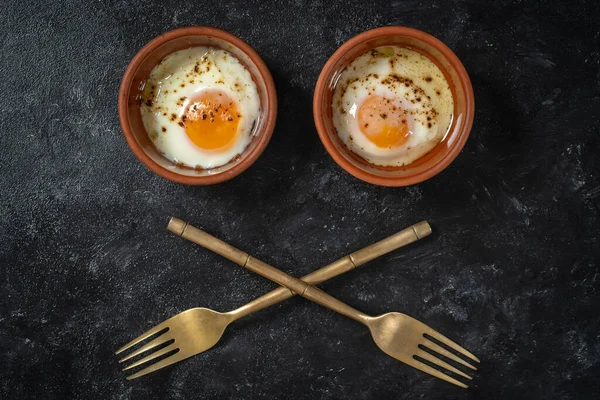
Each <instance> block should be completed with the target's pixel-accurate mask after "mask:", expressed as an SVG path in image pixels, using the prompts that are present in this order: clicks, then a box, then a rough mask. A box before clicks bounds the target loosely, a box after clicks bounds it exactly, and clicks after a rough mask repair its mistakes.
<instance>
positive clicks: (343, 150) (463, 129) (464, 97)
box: [313, 26, 475, 186]
mask: <svg viewBox="0 0 600 400" xmlns="http://www.w3.org/2000/svg"><path fill="white" fill-rule="evenodd" d="M390 45H397V46H403V47H408V48H410V49H413V50H416V51H419V52H420V53H422V54H424V55H425V56H427V57H429V58H430V59H431V60H432V61H433V62H435V63H436V64H437V66H438V67H439V68H440V69H441V71H442V72H443V73H444V75H445V77H446V79H447V80H448V83H449V84H450V88H451V89H452V94H453V97H454V116H453V121H452V124H451V126H450V129H449V131H448V133H447V134H446V136H445V137H444V139H443V140H442V141H441V142H440V143H439V144H438V145H437V146H436V147H435V148H434V149H433V150H432V151H430V152H429V153H427V154H426V155H424V156H423V157H421V158H419V159H418V160H416V161H414V162H412V163H410V164H408V165H406V166H404V167H394V168H392V167H378V166H375V165H373V164H369V163H368V162H366V161H365V160H363V159H361V158H360V157H358V156H356V155H354V154H352V153H351V152H350V150H348V148H347V147H346V146H345V145H344V144H343V143H342V142H341V140H340V139H339V137H338V135H337V133H336V130H335V128H334V126H333V121H332V107H331V100H332V97H333V92H334V89H335V84H336V82H337V80H338V79H339V77H340V75H341V73H342V71H343V70H344V68H345V67H346V66H347V65H348V64H349V63H350V62H352V60H354V59H355V58H356V57H358V56H360V55H361V54H364V53H365V52H367V51H369V50H371V49H372V48H374V47H378V46H390ZM313 113H314V119H315V124H316V127H317V131H318V133H319V137H320V138H321V141H322V142H323V145H324V146H325V148H326V149H327V151H328V152H329V154H330V155H331V157H332V158H333V159H334V160H335V162H336V163H337V164H338V165H340V166H341V167H342V168H343V169H345V170H346V171H347V172H349V173H350V174H352V175H354V176H355V177H357V178H359V179H362V180H363V181H366V182H370V183H373V184H376V185H382V186H407V185H412V184H415V183H419V182H422V181H424V180H426V179H429V178H431V177H432V176H434V175H436V174H438V173H439V172H440V171H442V170H443V169H444V168H446V167H447V166H448V165H449V164H450V163H451V162H452V161H453V160H454V159H455V158H456V156H457V155H458V153H460V151H461V150H462V148H463V146H464V145H465V142H466V141H467V138H468V137H469V133H470V132H471V126H472V125H473V116H474V113H475V102H474V97H473V88H472V86H471V81H470V79H469V76H468V75H467V71H466V70H465V68H464V66H463V65H462V63H461V62H460V60H459V59H458V57H457V56H456V55H455V54H454V53H453V52H452V50H450V49H449V48H448V47H447V46H446V45H445V44H444V43H442V42H441V41H439V40H438V39H436V38H434V37H433V36H431V35H429V34H427V33H425V32H422V31H419V30H416V29H411V28H406V27H400V26H388V27H383V28H377V29H373V30H370V31H367V32H363V33H361V34H359V35H358V36H355V37H353V38H352V39H350V40H348V41H347V42H346V43H344V44H343V45H342V46H341V47H340V48H339V49H338V50H337V51H336V52H335V53H334V54H333V55H332V56H331V58H329V60H328V61H327V63H326V64H325V66H324V67H323V70H322V71H321V74H320V76H319V79H318V81H317V85H316V87H315V94H314V98H313Z"/></svg>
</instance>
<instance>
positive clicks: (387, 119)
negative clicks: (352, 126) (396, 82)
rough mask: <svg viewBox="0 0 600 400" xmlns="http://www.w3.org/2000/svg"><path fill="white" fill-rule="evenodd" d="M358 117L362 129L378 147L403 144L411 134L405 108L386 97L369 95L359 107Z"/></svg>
mask: <svg viewBox="0 0 600 400" xmlns="http://www.w3.org/2000/svg"><path fill="white" fill-rule="evenodd" d="M357 119H358V127H359V129H360V131H361V132H362V133H363V134H364V135H365V136H366V138H367V139H369V141H371V142H372V143H373V144H374V145H376V146H377V147H381V148H391V147H397V146H402V145H403V144H404V143H406V141H407V140H408V138H409V136H410V131H409V130H408V122H407V119H406V115H405V114H404V110H403V109H402V108H400V107H398V106H397V105H395V104H394V102H393V101H392V100H390V99H386V98H385V97H381V96H369V97H367V99H366V100H365V101H363V102H362V104H361V105H360V106H359V107H358V110H357Z"/></svg>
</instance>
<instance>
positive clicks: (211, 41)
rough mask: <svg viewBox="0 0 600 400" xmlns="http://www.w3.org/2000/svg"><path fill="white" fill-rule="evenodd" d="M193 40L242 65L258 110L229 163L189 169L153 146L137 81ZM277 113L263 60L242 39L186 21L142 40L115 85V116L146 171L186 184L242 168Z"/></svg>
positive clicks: (255, 152) (249, 161) (259, 150)
mask: <svg viewBox="0 0 600 400" xmlns="http://www.w3.org/2000/svg"><path fill="white" fill-rule="evenodd" d="M195 46H212V47H219V48H222V49H224V50H227V51H229V52H230V53H232V54H233V55H234V56H236V57H237V58H238V60H240V61H241V62H242V64H244V66H245V67H246V68H247V69H248V71H249V72H250V74H251V75H252V78H253V79H254V82H255V83H256V86H257V88H258V92H259V96H260V103H261V104H260V106H261V113H260V115H259V118H258V120H257V123H256V125H255V127H254V131H253V137H254V138H253V140H252V141H251V142H250V144H249V145H248V147H246V149H245V150H244V151H243V153H242V154H240V156H239V157H236V158H235V159H234V160H232V161H230V162H229V163H227V164H225V165H222V166H220V167H216V168H211V169H206V170H200V171H198V170H195V169H191V168H186V167H182V166H178V165H176V164H174V163H173V162H172V161H170V160H168V159H167V158H165V157H164V156H163V155H162V154H161V153H159V152H158V151H157V150H156V148H155V147H154V145H153V143H152V141H151V140H150V138H149V137H148V134H147V132H146V130H145V129H144V124H143V123H142V117H141V113H140V103H139V100H138V98H139V94H140V89H139V88H140V84H141V83H142V82H144V81H145V80H146V78H147V77H148V75H149V74H150V71H152V69H153V68H154V67H155V66H156V65H157V64H158V63H159V62H160V61H161V60H162V59H163V58H165V57H166V56H168V55H169V54H171V53H173V52H175V51H178V50H183V49H187V48H190V47H195ZM276 115H277V95H276V92H275V85H274V84H273V78H272V77H271V73H270V72H269V70H268V69H267V66H266V65H265V63H264V62H263V60H262V59H261V58H260V56H259V55H258V54H257V53H256V51H254V50H253V49H252V48H251V47H250V46H249V45H248V44H247V43H246V42H244V41H243V40H241V39H240V38H238V37H236V36H234V35H232V34H230V33H227V32H225V31H222V30H220V29H216V28H209V27H203V26H198V27H188V28H180V29H175V30H173V31H170V32H167V33H165V34H163V35H161V36H159V37H157V38H155V39H153V40H152V41H151V42H150V43H148V44H147V45H146V46H144V47H143V48H142V49H141V50H140V51H139V52H138V53H137V55H136V56H135V57H134V58H133V60H131V63H130V64H129V66H128V67H127V70H126V71H125V75H124V76H123V81H122V82H121V89H120V91H119V119H120V121H121V128H122V129H123V133H124V135H125V139H127V144H128V145H129V147H130V148H131V150H132V151H133V153H134V154H135V155H136V156H137V158H138V159H139V160H140V161H141V162H142V163H144V165H146V166H147V167H148V168H150V169H151V170H152V171H154V172H156V173H157V174H158V175H160V176H162V177H163V178H167V179H170V180H172V181H174V182H179V183H185V184H188V185H210V184H213V183H218V182H223V181H226V180H228V179H231V178H233V177H235V176H237V175H239V174H240V173H242V172H243V171H244V170H246V168H248V167H249V166H250V165H252V163H254V161H256V159H257V158H258V157H259V156H260V155H261V153H262V152H263V150H264V149H265V147H266V146H267V144H268V143H269V140H270V139H271V135H272V133H273V128H274V127H275V119H276Z"/></svg>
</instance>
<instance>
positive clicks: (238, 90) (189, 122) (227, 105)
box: [140, 47, 260, 169]
mask: <svg viewBox="0 0 600 400" xmlns="http://www.w3.org/2000/svg"><path fill="white" fill-rule="evenodd" d="M141 90H142V91H141V96H140V101H141V105H140V112H141V115H142V121H143V123H144V127H145V129H146V131H147V132H148V135H149V137H150V139H151V140H152V142H153V143H154V145H155V146H156V148H157V150H158V151H160V152H161V153H162V154H163V155H164V156H165V157H166V158H168V159H169V160H171V161H173V162H174V163H176V164H178V165H183V166H186V167H190V168H196V169H209V168H214V167H218V166H221V165H224V164H227V163H228V162H229V161H230V160H232V159H234V158H235V157H236V156H238V155H239V154H241V153H242V152H243V151H244V149H245V148H246V147H247V146H248V144H249V143H250V141H251V140H252V136H253V130H254V126H255V124H256V120H257V118H258V116H259V113H260V98H259V94H258V89H257V87H256V83H254V81H253V80H252V76H251V75H250V72H249V71H248V70H247V69H246V68H245V67H244V65H243V64H242V63H241V62H240V61H239V60H238V59H237V58H236V57H235V56H233V55H232V54H231V53H229V52H227V51H225V50H221V49H217V48H211V47H192V48H189V49H185V50H180V51H177V52H175V53H172V54H170V55H168V56H167V57H165V58H164V59H163V60H162V61H161V62H160V63H159V64H158V65H157V66H156V67H154V69H152V71H151V72H150V75H149V76H148V79H147V80H146V81H145V82H144V84H143V87H142V88H141Z"/></svg>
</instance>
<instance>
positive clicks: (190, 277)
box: [0, 0, 600, 400]
mask: <svg viewBox="0 0 600 400" xmlns="http://www.w3.org/2000/svg"><path fill="white" fill-rule="evenodd" d="M168 3H169V2H163V1H154V2H142V1H135V0H123V1H106V2H103V1H93V2H92V1H90V2H87V3H79V2H75V1H59V0H54V1H47V2H39V3H34V2H18V1H14V0H9V1H8V2H4V3H3V4H2V13H1V14H0V27H1V28H0V29H1V33H0V45H1V49H2V57H1V58H0V96H1V98H0V109H1V110H2V118H1V119H0V149H1V155H0V166H1V168H2V174H1V176H0V191H1V192H0V193H1V196H0V221H1V222H0V224H1V225H0V266H1V268H0V290H1V292H0V295H1V298H2V300H1V301H0V355H1V359H2V368H1V369H0V397H1V398H3V399H12V398H44V399H64V398H77V399H90V400H91V399H109V398H110V399H146V398H186V399H187V398H207V399H208V398H239V399H242V398H288V397H294V398H322V399H337V398H365V399H366V398H400V399H416V398H423V399H507V398H527V399H550V398H560V399H594V398H598V397H599V396H600V386H599V383H598V382H599V381H598V376H599V375H600V344H599V340H598V339H599V333H598V332H599V331H600V322H599V312H600V303H599V283H600V282H599V280H600V275H599V266H598V261H599V259H600V257H599V246H598V241H599V237H600V231H599V229H598V224H599V223H600V218H599V212H600V204H599V203H600V202H599V200H600V157H598V151H599V150H600V137H599V129H598V126H599V124H600V121H599V117H600V70H599V62H600V53H599V51H600V50H599V46H600V31H599V28H598V16H599V15H600V10H599V6H598V2H596V1H588V2H579V3H580V4H579V5H575V2H562V3H553V4H548V3H546V2H544V1H539V2H525V1H523V2H520V1H518V2H512V1H511V2H506V1H500V2H493V3H492V2H490V3H489V4H488V3H486V4H478V3H475V2H474V3H468V2H462V1H457V2H452V3H448V4H446V3H444V2H440V1H433V2H417V1H394V2H389V1H381V2H379V4H378V5H370V4H367V2H365V3H356V4H353V3H352V2H339V3H335V4H332V3H330V2H328V1H324V0H317V1H302V0H299V1H296V2H294V3H293V4H292V3H290V4H289V5H288V4H285V5H284V4H278V5H275V4H271V3H267V2H263V1H259V0H254V1H249V2H239V3H233V2H228V1H217V2H214V1H213V2H202V1H185V2H176V4H175V2H173V3H174V4H172V5H169V4H168ZM391 24H395V25H406V26H411V27H415V28H418V29H422V30H425V31H427V32H429V33H431V34H433V35H435V36H437V37H438V38H439V39H441V40H442V41H444V42H445V43H447V44H448V46H449V47H450V48H452V49H453V50H454V51H455V52H456V53H457V54H458V56H459V57H460V58H461V59H462V61H463V63H464V64H465V66H466V68H467V71H468V72H469V74H470V76H471V79H472V81H473V86H474V89H475V96H476V117H475V124H474V127H473V132H472V134H471V138H470V140H469V141H468V143H467V145H466V147H465V149H464V151H463V152H462V153H461V155H460V156H459V157H458V158H457V159H456V161H455V162H454V163H453V164H452V165H451V166H450V167H449V168H448V169H447V170H445V171H444V172H443V173H441V174H440V175H438V176H437V177H435V178H433V179H431V180H429V181H427V182H424V183H422V184H419V185H416V186H412V187H408V188H397V189H392V188H381V187H376V186H372V185H369V184H366V183H363V182H361V181H359V180H357V179H354V178H353V177H351V176H350V175H348V174H347V173H345V172H344V171H342V170H341V169H340V168H339V167H338V166H337V165H336V164H335V163H334V162H333V161H332V160H331V158H330V157H329V156H328V155H327V154H326V152H325V150H324V148H323V146H322V145H321V143H320V142H319V139H318V136H317V134H316V131H315V128H314V125H313V121H312V114H311V102H312V91H313V88H314V85H315V82H316V79H317V76H318V74H319V71H320V69H321V67H322V66H323V64H324V63H325V61H326V60H327V58H328V56H330V55H331V54H332V53H333V52H334V50H335V49H336V48H337V47H338V46H339V45H340V44H342V43H343V42H344V41H345V40H347V39H349V38H350V37H352V36H353V35H355V34H358V33H360V32H362V31H364V30H367V29H370V28H374V27H378V26H382V25H391ZM186 25H213V26H217V27H220V28H223V29H226V30H229V31H231V32H232V33H234V34H237V35H239V36H240V37H242V38H243V39H244V40H246V41H247V42H249V43H250V44H251V45H252V46H254V48H255V49H256V50H257V51H258V52H259V53H260V54H261V55H262V56H263V58H264V59H265V61H266V63H267V64H268V66H269V68H270V69H271V71H272V73H273V76H274V78H275V82H276V85H277V88H278V92H279V107H280V112H279V116H278V123H277V127H276V130H275V133H274V136H273V140H272V141H271V143H270V144H269V146H268V148H267V150H266V152H265V153H264V155H263V156H262V157H261V158H260V159H259V160H258V161H257V163H256V164H255V165H254V166H252V167H251V168H250V169H249V170H248V171H246V172H245V173H244V174H242V175H241V176H239V177H238V178H236V179H234V180H232V181H230V182H227V183H224V184H220V185H217V186H212V187H186V186H182V185H178V184H175V183H171V182H169V181H166V180H164V179H161V178H159V177H158V176H156V175H154V174H153V173H151V172H150V171H148V170H147V169H146V168H144V166H143V165H142V164H140V163H139V162H138V161H137V160H136V159H135V157H134V156H133V155H132V153H131V152H130V151H129V148H128V147H127V145H126V144H125V141H124V139H123V137H122V134H121V130H120V128H119V124H118V116H117V111H116V101H117V90H118V86H119V83H120V79H121V76H122V73H123V72H124V70H125V68H126V66H127V64H128V62H129V61H130V59H131V58H132V57H133V56H134V54H135V53H136V51H137V50H138V49H139V48H140V47H141V46H143V45H144V44H145V43H146V42H148V41H149V40H150V39H152V38H153V37H155V36H157V35H159V34H160V33H162V32H165V31H167V30H170V29H172V28H175V27H180V26H186ZM170 215H176V216H179V217H181V218H184V219H187V220H189V221H191V222H193V223H194V224H196V225H198V226H202V227H204V228H205V229H206V230H208V231H209V232H212V233H213V234H215V235H217V236H219V237H221V238H223V239H225V240H227V241H229V242H231V243H232V244H235V245H237V246H238V247H240V248H242V249H244V250H246V251H248V252H249V253H252V254H254V255H256V256H257V257H259V258H261V259H263V260H265V261H267V262H270V263H272V264H274V265H276V266H278V267H280V268H281V269H283V270H285V271H288V272H290V273H292V274H294V275H297V276H300V275H303V274H305V273H308V272H309V271H312V270H314V269H316V268H318V267H319V266H322V265H324V264H326V263H328V262H330V261H332V260H335V259H337V258H338V257H340V256H342V255H344V254H346V253H348V252H351V251H353V250H356V249H358V248H360V247H362V246H365V245H368V244H370V243H372V242H374V241H376V240H379V239H381V238H383V237H385V236H387V235H389V234H391V233H393V232H395V231H397V230H399V229H401V228H404V227H405V226H408V225H410V224H412V223H414V222H417V221H419V220H421V219H427V220H429V221H430V222H431V223H432V225H433V226H434V230H435V234H434V235H433V236H432V237H430V238H428V239H426V240H423V241H422V242H420V243H418V244H415V245H412V246H411V247H410V248H406V249H404V250H400V251H397V252H394V253H392V254H390V255H388V256H385V257H382V258H381V259H379V260H376V261H374V262H372V263H370V265H369V266H368V267H364V268H363V269H360V270H357V271H353V272H351V273H348V274H347V275H345V276H343V277H339V278H336V279H335V280H332V281H331V282H328V283H327V284H324V285H323V288H324V289H325V290H327V291H328V292H330V293H331V294H333V295H335V296H337V297H338V298H340V299H341V300H344V301H346V302H348V303H349V304H350V305H352V306H355V307H357V308H359V309H361V310H363V311H365V312H367V313H372V314H377V313H382V312H386V311H394V310H395V311H402V312H405V313H407V314H409V315H411V316H414V317H416V318H418V319H420V320H422V321H424V322H426V323H427V324H429V325H431V326H432V327H434V328H435V329H437V330H439V331H441V332H443V333H445V334H447V335H448V336H450V337H451V338H455V339H456V340H457V341H458V342H460V343H461V344H463V345H464V346H465V347H467V348H469V349H472V350H473V351H474V352H475V353H476V354H477V355H478V356H479V357H480V358H481V360H482V361H483V363H482V365H481V370H480V372H479V373H478V374H477V376H476V378H475V380H474V381H473V385H472V388H471V389H469V390H462V389H459V388H455V387H453V386H451V385H449V384H446V383H445V382H442V381H439V380H437V379H434V378H431V377H430V376H428V375H426V374H423V373H421V372H419V371H417V370H414V369H412V368H410V367H407V366H405V365H404V364H402V363H400V362H398V361H396V360H394V359H392V358H391V357H388V356H386V355H385V354H383V353H382V352H380V351H379V350H378V349H377V348H376V346H375V345H374V344H373V342H372V340H371V338H370V336H369V333H368V331H367V329H365V328H363V327H362V326H360V325H358V324H357V323H355V322H354V321H351V320H349V319H347V318H345V317H342V316H340V315H337V314H334V313H333V312H331V311H329V310H327V309H324V308H321V307H319V306H317V305H314V304H311V303H308V302H307V301H305V300H303V299H292V300H290V301H288V302H286V303H285V304H280V305H278V306H276V307H273V308H271V309H268V310H264V311H262V312H260V313H258V314H256V315H254V316H251V317H248V318H245V319H243V320H241V321H239V322H237V323H235V324H232V325H231V326H230V328H229V329H228V330H227V332H226V333H225V335H224V337H223V339H222V341H221V342H220V343H219V344H218V345H217V346H216V347H215V348H213V349H211V350H209V351H207V352H205V353H203V354H201V355H199V356H196V357H194V358H192V359H190V360H187V361H185V362H182V363H180V364H178V365H176V366H174V367H171V368H169V369H166V370H163V371H162V372H159V373H155V374H153V375H150V376H148V377H146V378H142V379H139V380H136V381H132V382H129V381H126V380H125V379H124V373H122V372H121V371H120V370H119V366H118V364H117V362H116V361H117V357H116V356H115V355H114V351H115V350H116V349H117V348H118V347H119V346H120V345H122V344H124V343H125V342H127V341H128V340H129V339H131V338H132V337H134V336H136V335H137V334H139V333H141V332H142V331H144V330H146V329H148V328H150V327H151V326H153V325H154V324H156V323H158V322H160V321H162V320H164V319H166V318H167V317H169V316H171V315H173V314H175V313H177V312H179V311H183V310H185V309H187V308H191V307H195V306H206V307H210V308H214V309H217V310H221V311H228V310H230V309H233V308H235V307H238V306H240V305H242V304H244V303H246V302H248V301H250V300H252V299H253V298H255V297H257V296H259V295H261V294H263V293H264V292H266V291H268V290H269V289H271V288H273V287H275V286H274V285H273V284H271V283H270V282H268V281H266V280H265V279H262V278H260V277H258V276H254V275H252V274H251V273H249V272H248V271H245V270H243V269H241V268H239V267H237V266H235V265H233V264H232V263H230V262H228V261H224V260H223V259H222V258H221V257H219V256H216V255H213V254H211V253H209V252H208V251H206V250H204V249H201V248H200V247H198V246H195V245H192V244H191V243H189V242H186V241H184V240H182V239H178V238H177V237H175V236H174V235H172V234H170V233H168V232H167V231H166V229H165V228H166V223H167V220H168V217H169V216H170Z"/></svg>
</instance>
